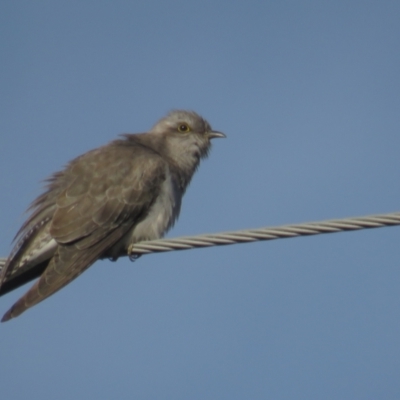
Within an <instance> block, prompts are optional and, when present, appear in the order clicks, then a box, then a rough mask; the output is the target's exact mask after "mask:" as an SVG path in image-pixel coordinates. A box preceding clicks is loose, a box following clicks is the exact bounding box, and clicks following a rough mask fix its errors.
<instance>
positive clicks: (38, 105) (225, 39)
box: [0, 0, 400, 400]
mask: <svg viewBox="0 0 400 400" xmlns="http://www.w3.org/2000/svg"><path fill="white" fill-rule="evenodd" d="M399 18H400V3H399V2H397V1H380V2H378V1H335V2H324V1H303V2H299V1H279V2H278V1H274V2H272V1H243V0H241V1H230V2H227V1H218V0H214V1H202V2H196V1H148V2H139V1H130V2H129V1H113V2H106V1H81V2H78V1H68V2H67V1H57V2H48V1H35V2H29V1H19V2H11V1H3V2H2V4H1V5H0V32H1V35H0V49H1V54H2V62H1V63H0V72H1V73H0V92H1V95H0V101H1V107H0V110H1V111H0V112H1V118H0V145H1V149H2V157H0V169H1V171H2V172H1V174H0V179H1V180H0V183H1V186H2V191H1V192H2V193H1V196H0V209H1V210H2V216H1V222H2V229H1V231H0V255H1V256H6V255H7V254H8V253H9V251H10V250H11V240H12V238H13V237H14V235H15V233H16V231H17V230H18V228H19V227H20V225H21V224H22V222H23V220H24V218H25V216H24V210H25V209H26V208H27V206H28V205H29V203H30V202H31V201H32V200H33V199H34V198H35V197H36V196H37V195H39V194H40V191H41V180H43V179H44V178H46V177H47V176H49V175H50V174H51V173H52V172H54V171H56V170H59V169H60V168H62V166H63V165H65V163H66V162H67V161H68V160H70V159H71V158H73V157H75V156H77V155H79V154H81V153H83V152H85V151H87V150H89V149H91V148H94V147H97V146H99V145H102V144H105V143H107V142H108V141H110V140H112V139H114V138H115V137H116V136H117V135H118V134H120V133H124V132H141V131H145V130H147V129H148V128H150V127H151V126H152V125H153V124H154V122H155V121H156V120H157V119H159V118H160V117H162V116H163V115H164V114H165V113H166V112H168V111H169V110H171V109H174V108H184V109H193V110H195V111H197V112H198V113H200V114H202V115H203V116H204V117H205V118H207V119H208V120H209V122H210V123H211V124H212V126H213V128H215V129H217V130H220V131H223V132H225V133H226V135H227V139H225V140H218V141H215V142H214V147H213V150H212V153H211V155H210V157H209V159H208V160H206V161H204V162H203V164H202V165H201V168H200V170H199V171H198V173H197V174H196V176H195V177H194V179H193V182H192V184H191V186H190V188H189V190H188V192H187V194H186V196H185V198H184V202H183V207H182V213H181V217H180V219H179V221H178V223H177V225H176V226H175V227H174V229H173V230H172V231H171V232H170V233H169V236H171V237H173V236H179V235H189V234H200V233H212V232H218V231H227V230H232V229H244V228H256V227H262V226H267V225H279V224H285V223H298V222H306V221H318V220H323V219H328V218H341V217H349V216H362V215H368V214H375V213H386V212H392V211H399V210H400V205H399V199H400V186H399V184H398V181H399V171H400V160H399V151H398V150H399V146H400V133H399V132H400V75H399V71H400V52H399V42H400V24H399ZM399 232H400V228H398V227H392V228H384V229H374V230H369V231H360V232H352V233H341V234H334V235H321V236H315V237H307V238H300V239H291V240H277V241H273V242H266V243H254V244H246V245H236V246H227V247H219V248H213V249H200V250H191V251H186V252H174V253H168V254H158V255H149V256H146V257H142V258H141V259H139V260H138V261H137V262H135V263H130V262H129V260H128V259H126V258H125V259H120V260H119V261H118V262H117V263H111V262H109V261H101V262H98V263H96V264H95V265H94V266H93V267H91V268H90V269H89V270H88V271H87V272H85V274H83V275H82V276H81V277H79V279H77V280H76V281H74V282H73V283H72V284H70V285H68V286H67V287H66V288H64V289H63V290H62V291H60V292H58V293H57V294H56V295H54V296H52V297H51V298H49V299H48V300H46V301H45V302H43V303H41V304H40V305H38V306H36V307H34V308H32V309H31V310H29V311H27V312H26V313H25V314H23V315H22V316H21V317H19V318H17V319H15V320H12V321H10V322H9V323H6V324H2V325H1V326H0V340H1V346H0V360H1V362H0V383H1V393H2V397H4V398H7V399H11V398H12V399H16V400H19V399H26V398H28V397H29V398H30V399H37V398H57V399H61V400H62V399H72V398H73V399H76V398H93V399H94V398H95V399H110V398H119V399H131V398H137V399H204V398H214V399H215V398H218V399H243V398H251V399H294V398H296V399H321V398H324V399H339V398H340V399H361V398H362V399H378V398H379V399H389V398H390V399H393V398H399V396H400V381H399V379H398V377H399V374H400V361H399V360H400V339H399V338H400V320H399V309H400V294H399V293H400V291H399V286H400V269H399V258H400V247H399ZM26 290H27V287H24V288H21V289H19V290H16V291H14V292H12V293H10V294H8V295H6V296H4V297H1V299H0V306H1V310H2V311H1V313H3V312H5V311H6V310H7V309H8V307H9V306H11V304H12V303H13V302H14V301H15V300H16V299H17V298H18V297H20V296H21V295H22V293H23V292H24V291H26Z"/></svg>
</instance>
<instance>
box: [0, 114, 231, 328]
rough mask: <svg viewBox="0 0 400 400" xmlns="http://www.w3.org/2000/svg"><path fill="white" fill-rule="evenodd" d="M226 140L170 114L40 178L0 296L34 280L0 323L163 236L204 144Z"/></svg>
mask: <svg viewBox="0 0 400 400" xmlns="http://www.w3.org/2000/svg"><path fill="white" fill-rule="evenodd" d="M224 137H226V136H225V134H223V133H222V132H219V131H214V130H212V128H211V126H210V124H209V123H208V122H207V121H206V120H205V119H204V118H202V117H201V116H200V115H198V114H197V113H195V112H194V111H186V110H174V111H171V112H170V113H168V114H167V115H166V116H165V117H163V118H161V119H160V120H159V121H158V122H157V123H156V124H155V125H154V126H153V127H152V128H151V129H150V130H149V131H148V132H145V133H137V134H122V135H120V137H119V138H117V139H116V140H114V141H111V142H110V143H108V144H106V145H104V146H102V147H99V148H96V149H94V150H91V151H88V152H87V153H84V154H82V155H81V156H79V157H77V158H75V159H73V160H72V161H70V162H69V163H68V164H67V165H66V166H65V168H64V169H63V170H61V171H59V172H56V173H54V174H53V175H52V176H50V178H48V179H47V184H46V187H45V190H44V192H43V193H42V194H41V195H39V197H37V198H36V200H34V201H33V203H32V204H31V206H30V208H29V209H28V211H30V215H29V217H28V219H27V220H26V221H25V222H24V224H23V225H22V227H21V228H20V230H19V231H18V232H17V234H16V236H15V238H14V242H15V245H14V248H13V249H12V251H11V253H10V255H9V257H8V258H7V260H6V261H5V264H4V265H3V266H2V268H1V272H0V295H3V294H5V293H7V292H9V291H11V290H13V289H15V288H17V287H19V286H21V285H23V284H25V283H27V282H29V281H31V280H33V279H35V278H38V279H37V281H36V282H35V283H34V284H33V286H32V287H31V288H30V289H29V290H28V291H27V292H26V293H25V294H24V295H23V296H22V297H21V298H20V299H19V300H17V302H16V303H15V304H14V305H13V306H12V307H11V308H10V309H9V310H8V311H7V312H6V313H5V314H4V316H3V318H2V320H1V321H2V322H5V321H8V320H10V319H12V318H15V317H17V316H19V315H20V314H22V313H23V312H24V311H26V310H27V309H28V308H30V307H32V306H34V305H36V304H38V303H39V302H41V301H43V300H44V299H46V298H47V297H49V296H51V295H52V294H54V293H55V292H57V291H58V290H60V289H62V288H63V287H64V286H66V285H67V284H68V283H70V282H71V281H72V280H73V279H75V278H77V277H78V276H79V275H80V274H82V273H83V272H84V271H85V270H86V269H88V268H89V267H90V266H91V265H92V264H93V263H95V262H96V261H97V260H98V259H105V258H108V259H111V260H114V261H115V260H117V259H118V257H120V256H122V255H127V254H128V255H129V253H130V251H131V249H132V245H133V244H134V243H137V242H139V241H144V240H154V239H159V238H162V237H163V235H164V234H165V233H166V232H167V231H168V230H169V229H170V228H171V227H172V226H173V225H174V223H175V221H176V220H177V218H178V216H179V213H180V209H181V202H182V197H183V195H184V193H185V191H186V189H187V187H188V185H189V183H190V181H191V179H192V177H193V175H194V173H195V172H196V170H197V168H198V166H199V163H200V161H201V160H202V159H204V158H206V157H207V156H208V154H209V151H210V149H211V139H214V138H224Z"/></svg>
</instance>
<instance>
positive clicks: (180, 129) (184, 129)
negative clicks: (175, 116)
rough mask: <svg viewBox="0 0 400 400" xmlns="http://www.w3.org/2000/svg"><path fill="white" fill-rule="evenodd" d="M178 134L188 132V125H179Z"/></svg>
mask: <svg viewBox="0 0 400 400" xmlns="http://www.w3.org/2000/svg"><path fill="white" fill-rule="evenodd" d="M178 132H181V133H187V132H190V126H189V125H188V124H184V123H183V124H179V126H178Z"/></svg>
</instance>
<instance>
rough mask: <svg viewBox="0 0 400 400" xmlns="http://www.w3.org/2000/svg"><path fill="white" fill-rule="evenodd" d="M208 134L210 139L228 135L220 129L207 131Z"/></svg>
mask: <svg viewBox="0 0 400 400" xmlns="http://www.w3.org/2000/svg"><path fill="white" fill-rule="evenodd" d="M207 136H208V137H209V139H214V138H226V135H225V134H224V133H222V132H218V131H210V132H207Z"/></svg>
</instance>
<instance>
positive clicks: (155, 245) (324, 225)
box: [0, 212, 400, 270]
mask: <svg viewBox="0 0 400 400" xmlns="http://www.w3.org/2000/svg"><path fill="white" fill-rule="evenodd" d="M395 225H400V212H394V213H389V214H376V215H368V216H365V217H355V218H342V219H331V220H326V221H318V222H309V223H303V224H292V225H281V226H276V227H266V228H259V229H246V230H239V231H231V232H221V233H215V234H203V235H196V236H181V237H178V238H175V239H159V240H150V241H147V242H139V243H135V244H134V245H133V246H132V247H131V249H130V254H129V256H130V257H131V258H136V257H138V256H140V255H143V254H150V253H162V252H167V251H173V250H189V249H193V248H202V247H212V246H224V245H229V244H237V243H249V242H255V241H261V240H274V239H285V238H293V237H299V236H311V235H319V234H323V233H335V232H345V231H355V230H360V229H371V228H381V227H385V226H395ZM5 260H6V259H5V258H0V270H1V268H2V266H4V263H5Z"/></svg>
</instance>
